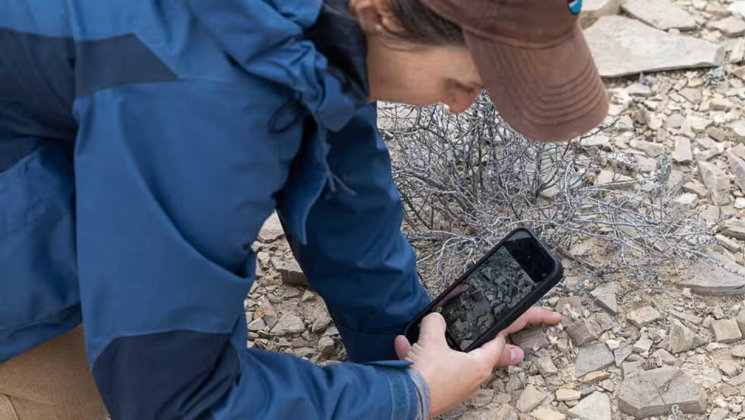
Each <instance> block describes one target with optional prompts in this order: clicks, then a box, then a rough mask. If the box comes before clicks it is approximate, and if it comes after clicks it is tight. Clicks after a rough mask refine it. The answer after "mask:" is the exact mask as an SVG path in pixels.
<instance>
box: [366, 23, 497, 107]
mask: <svg viewBox="0 0 745 420" xmlns="http://www.w3.org/2000/svg"><path fill="white" fill-rule="evenodd" d="M367 44H368V53H367V71H368V78H369V83H370V99H371V101H390V102H397V103H405V104H410V105H417V106H420V105H429V104H433V103H437V102H442V103H444V104H446V105H448V107H449V108H450V110H451V111H452V112H455V113H460V112H463V111H465V110H466V109H468V108H469V107H470V106H471V105H472V104H473V102H474V101H475V100H476V96H477V95H478V94H479V92H480V91H481V89H483V83H482V81H481V78H480V77H479V73H478V71H477V70H476V65H475V64H474V62H473V58H472V57H471V53H470V52H469V51H468V50H467V49H466V48H462V47H416V48H395V47H393V46H391V45H390V44H389V43H386V42H385V41H383V40H382V39H380V38H379V37H377V36H368V37H367Z"/></svg>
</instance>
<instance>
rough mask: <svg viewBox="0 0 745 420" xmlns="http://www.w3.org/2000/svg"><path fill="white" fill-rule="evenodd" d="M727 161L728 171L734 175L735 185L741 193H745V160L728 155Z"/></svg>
mask: <svg viewBox="0 0 745 420" xmlns="http://www.w3.org/2000/svg"><path fill="white" fill-rule="evenodd" d="M728 160H729V166H730V169H731V170H732V173H733V174H734V175H735V183H736V184H737V186H738V187H740V189H741V190H742V191H745V160H742V159H740V158H739V157H737V156H735V155H733V154H731V153H729V154H728Z"/></svg>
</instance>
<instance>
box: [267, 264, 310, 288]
mask: <svg viewBox="0 0 745 420" xmlns="http://www.w3.org/2000/svg"><path fill="white" fill-rule="evenodd" d="M272 264H273V265H274V268H275V269H276V270H277V272H279V275H280V276H281V277H282V283H284V284H286V285H289V286H302V287H310V284H309V283H308V279H307V278H306V277H305V273H303V270H302V268H300V264H298V263H297V261H295V260H294V259H274V260H272Z"/></svg>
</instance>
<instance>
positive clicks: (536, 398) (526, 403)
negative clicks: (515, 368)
mask: <svg viewBox="0 0 745 420" xmlns="http://www.w3.org/2000/svg"><path fill="white" fill-rule="evenodd" d="M544 398H546V394H545V393H544V392H543V391H542V390H540V389H538V388H536V387H535V386H533V385H528V386H526V387H525V390H523V392H522V393H521V394H520V398H518V400H517V403H515V407H517V409H518V410H520V411H522V412H523V413H528V412H530V411H532V410H533V409H534V408H536V407H538V404H540V403H541V401H543V399H544Z"/></svg>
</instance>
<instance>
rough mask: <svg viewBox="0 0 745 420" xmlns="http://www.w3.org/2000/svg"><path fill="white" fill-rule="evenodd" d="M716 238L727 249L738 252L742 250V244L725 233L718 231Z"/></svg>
mask: <svg viewBox="0 0 745 420" xmlns="http://www.w3.org/2000/svg"><path fill="white" fill-rule="evenodd" d="M714 239H716V240H717V243H719V245H721V246H723V247H724V248H725V249H726V250H727V251H730V252H735V253H737V252H740V251H741V250H742V246H740V245H739V244H738V243H737V242H735V241H733V240H732V239H730V238H728V237H726V236H724V235H721V234H718V233H717V234H716V235H714Z"/></svg>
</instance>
